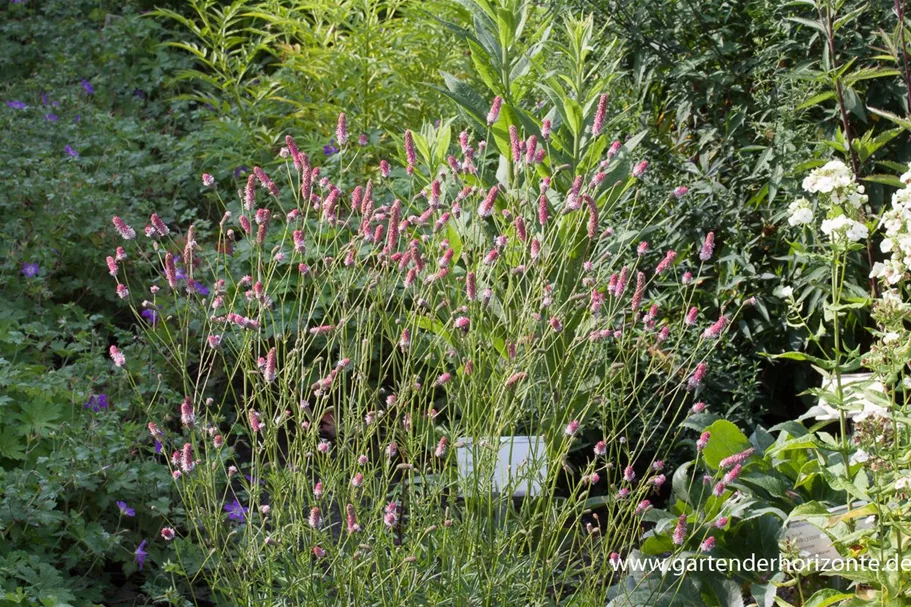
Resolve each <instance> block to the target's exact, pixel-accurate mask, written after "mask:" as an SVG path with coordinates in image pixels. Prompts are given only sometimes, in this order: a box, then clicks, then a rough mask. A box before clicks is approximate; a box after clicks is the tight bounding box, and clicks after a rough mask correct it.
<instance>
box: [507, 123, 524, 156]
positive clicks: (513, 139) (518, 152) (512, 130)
mask: <svg viewBox="0 0 911 607" xmlns="http://www.w3.org/2000/svg"><path fill="white" fill-rule="evenodd" d="M509 149H510V151H511V152H512V161H513V162H519V160H521V159H522V148H521V147H520V145H519V129H517V128H516V125H514V124H510V125H509Z"/></svg>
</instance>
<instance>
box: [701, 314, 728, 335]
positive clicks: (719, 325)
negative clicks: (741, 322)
mask: <svg viewBox="0 0 911 607" xmlns="http://www.w3.org/2000/svg"><path fill="white" fill-rule="evenodd" d="M727 325H728V317H727V316H724V315H722V316H721V317H720V318H719V319H718V320H716V321H715V322H714V323H712V325H711V326H710V327H708V328H707V329H706V330H705V331H703V333H702V338H703V339H718V338H719V337H720V336H721V334H722V333H723V332H724V328H725V327H726V326H727Z"/></svg>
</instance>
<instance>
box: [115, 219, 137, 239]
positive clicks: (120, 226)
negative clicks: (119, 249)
mask: <svg viewBox="0 0 911 607" xmlns="http://www.w3.org/2000/svg"><path fill="white" fill-rule="evenodd" d="M111 222H112V223H113V224H114V229H116V230H117V233H119V234H120V236H121V237H122V238H123V239H124V240H133V239H134V238H136V230H134V229H133V228H131V227H130V226H128V225H127V222H125V221H124V220H123V219H121V218H120V217H118V216H117V215H114V217H113V218H111Z"/></svg>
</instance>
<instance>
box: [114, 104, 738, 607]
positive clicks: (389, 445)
mask: <svg viewBox="0 0 911 607" xmlns="http://www.w3.org/2000/svg"><path fill="white" fill-rule="evenodd" d="M602 105H603V104H602ZM498 106H499V102H497V101H495V102H494V105H493V108H492V109H491V111H490V115H489V120H490V119H492V121H493V122H496V121H497V120H499V121H502V120H503V116H502V115H499V116H498V115H497V109H498ZM592 111H593V112H603V109H602V108H601V107H600V105H599V106H598V107H593V108H592ZM603 120H604V117H603V116H601V118H600V119H599V124H602V123H603ZM344 124H345V121H344V119H340V120H339V125H338V128H339V130H342V129H343V128H344ZM509 126H510V129H509V130H510V132H511V133H513V135H514V139H515V141H513V144H512V145H513V147H514V148H516V150H518V152H517V153H512V151H511V150H507V152H509V153H505V154H503V155H502V156H501V155H500V154H498V153H497V152H496V150H495V148H493V147H492V146H487V145H486V144H485V142H483V141H476V142H472V141H471V136H470V134H469V133H467V132H464V133H462V134H461V135H460V136H459V146H458V148H457V149H455V150H453V149H451V147H452V146H451V145H450V142H451V130H452V124H451V121H447V122H443V123H442V124H441V125H439V126H438V127H425V128H423V129H422V130H420V131H417V130H415V131H408V132H406V133H405V136H404V138H403V148H404V151H403V154H402V160H403V161H404V162H402V163H401V165H399V166H397V167H396V166H394V163H386V164H383V165H382V166H381V167H379V168H376V169H373V170H371V171H370V172H368V174H352V173H349V172H347V171H346V170H345V167H346V166H348V162H347V161H345V160H344V156H345V155H349V154H350V155H355V154H357V153H358V150H357V149H356V148H351V147H350V146H349V147H348V148H346V149H345V150H343V151H342V152H341V154H342V155H343V161H342V162H341V163H340V164H337V165H335V166H337V167H339V168H338V169H337V171H333V172H332V173H328V172H324V171H323V170H322V169H321V168H320V167H318V166H315V162H314V161H313V160H312V159H310V158H308V157H307V156H306V155H305V154H303V153H301V152H300V151H299V149H298V148H297V146H296V145H294V141H293V139H292V138H290V137H289V138H288V139H287V148H286V149H287V153H283V154H282V156H283V158H282V159H280V160H279V161H278V162H277V163H276V164H275V165H274V166H271V167H267V168H265V169H263V168H260V167H257V168H255V169H254V172H253V175H254V176H255V178H256V181H255V182H253V181H251V182H250V183H249V184H248V187H247V188H246V190H245V191H241V192H239V193H238V197H237V199H236V200H231V197H229V198H228V199H224V198H221V192H218V191H216V195H217V196H219V200H221V201H222V204H223V205H224V211H225V212H224V218H223V220H222V222H221V223H220V224H219V226H218V229H217V231H215V232H213V233H212V234H211V235H210V237H209V238H203V237H202V236H199V235H197V234H196V232H195V231H194V230H193V228H192V227H188V228H186V229H182V228H181V227H180V226H176V225H173V226H167V228H166V229H164V230H163V229H161V226H158V227H154V220H152V221H153V224H150V225H153V228H154V229H152V230H147V234H149V237H148V238H147V239H145V240H141V239H139V240H131V241H130V242H128V243H125V245H126V246H132V247H134V248H133V250H128V257H127V260H126V261H124V262H122V263H121V266H120V267H119V271H118V272H117V273H116V276H115V278H116V280H118V281H120V282H118V284H124V285H126V287H127V288H128V291H129V293H130V295H129V296H128V297H127V298H126V300H127V301H129V302H130V303H131V305H132V306H133V309H134V312H135V313H136V315H137V320H138V322H139V323H140V324H141V327H142V329H143V334H144V339H145V340H147V341H148V342H149V343H150V344H152V345H154V346H155V347H156V348H157V349H158V350H159V352H160V355H161V364H162V365H163V366H166V367H170V372H171V373H172V374H174V375H175V376H176V377H178V378H180V381H181V383H182V389H183V391H184V392H185V395H186V397H185V400H184V401H183V403H180V402H175V403H173V407H174V418H175V420H176V419H177V418H181V419H182V420H183V424H178V423H176V422H169V421H168V420H165V419H155V420H150V421H152V422H153V423H154V424H156V425H155V427H156V428H159V427H165V426H167V427H168V431H167V432H166V433H162V432H161V431H158V432H153V435H152V436H150V437H149V445H150V448H151V445H152V441H153V440H160V439H161V438H162V435H165V436H166V438H165V441H166V445H165V453H168V452H173V453H174V456H173V458H172V459H171V460H170V461H167V460H162V465H168V466H170V469H171V471H172V473H173V474H172V476H173V478H174V482H175V483H176V486H177V489H178V491H179V492H180V495H181V496H182V498H183V501H184V505H185V507H186V509H187V513H188V520H189V521H190V524H189V526H188V528H185V529H173V530H172V529H171V528H172V525H170V524H168V523H167V522H165V521H163V523H162V526H163V527H164V528H165V530H164V531H163V532H162V537H163V538H164V540H169V539H170V538H172V537H174V536H175V535H176V536H179V538H180V539H179V540H175V541H174V542H173V544H172V545H173V549H174V550H175V551H176V552H177V556H180V555H181V554H182V553H184V552H193V551H194V550H203V551H205V552H210V551H211V553H212V558H210V559H208V560H206V562H205V563H204V565H203V567H202V574H203V575H204V576H205V577H206V578H207V579H208V580H209V583H210V584H211V587H212V589H213V590H214V592H216V594H219V595H221V596H224V597H225V598H226V599H228V600H229V601H230V602H232V603H235V604H251V603H253V602H257V601H267V602H269V604H288V605H297V604H301V603H306V602H311V601H316V600H324V599H325V598H326V597H332V598H333V599H334V600H335V599H337V600H339V601H343V602H346V604H358V605H361V604H376V603H380V602H389V603H392V604H424V603H427V604H433V603H436V602H438V601H440V600H443V599H444V598H446V599H448V600H451V601H455V604H467V603H468V602H469V600H471V599H478V598H482V599H483V600H485V601H487V602H492V603H495V604H522V605H524V604H529V603H535V604H537V603H539V602H541V601H542V600H543V598H542V597H551V598H552V599H553V600H561V599H564V598H566V597H569V596H575V597H577V598H579V599H582V600H585V601H589V602H591V601H593V602H592V603H591V604H604V600H605V597H606V592H607V590H606V589H607V583H606V582H608V581H609V580H610V578H611V572H612V568H611V567H610V565H609V563H608V557H609V555H610V554H611V553H612V552H619V553H626V552H627V551H628V550H629V548H630V546H631V545H632V543H633V542H634V540H635V538H636V535H637V533H636V530H637V528H638V523H637V521H638V520H639V519H640V518H641V516H642V515H643V513H644V512H647V511H648V509H649V508H648V507H647V506H643V505H642V504H648V499H647V498H648V497H649V496H650V495H651V494H653V493H654V492H656V491H659V490H660V487H661V485H662V484H663V482H664V478H665V476H664V475H663V474H662V473H661V469H662V465H663V464H661V465H659V463H658V461H657V460H660V459H662V457H661V454H662V453H664V452H665V451H666V450H667V447H668V445H669V444H670V442H671V441H672V439H673V438H674V437H675V436H676V435H677V434H678V433H679V431H680V429H681V426H680V423H681V421H683V420H684V419H685V418H686V417H687V416H688V415H689V414H690V407H691V405H692V400H693V399H694V396H695V395H697V394H698V392H699V390H700V385H701V382H702V380H703V378H704V377H705V376H706V375H707V374H709V373H711V369H710V368H709V367H708V366H707V365H706V363H705V362H704V360H705V358H706V356H707V355H708V353H709V350H710V349H711V348H712V347H715V345H716V344H717V340H718V339H719V338H723V337H724V334H725V331H726V328H727V326H728V321H729V319H731V318H733V316H735V315H736V310H727V311H725V312H724V313H722V312H721V311H717V312H706V313H705V314H704V315H703V317H704V318H717V319H719V320H715V321H712V322H708V321H706V322H705V323H700V322H696V321H695V318H693V319H691V320H689V321H688V320H687V318H689V316H692V314H690V315H689V316H687V315H686V313H687V310H688V309H689V307H690V306H689V305H688V302H690V301H691V299H692V297H693V293H694V289H696V288H697V286H696V285H698V284H699V280H698V277H699V275H700V274H702V273H704V272H706V271H708V270H707V269H708V266H707V265H706V262H708V261H709V258H710V257H711V250H710V249H709V252H708V253H707V254H706V249H705V248H704V250H703V256H702V258H701V259H700V258H699V257H698V256H697V255H696V254H683V253H681V254H677V252H673V251H671V252H662V251H654V252H652V251H649V250H648V248H647V246H638V249H639V250H638V251H637V243H639V242H640V240H641V237H640V231H639V230H640V229H641V228H645V227H647V226H635V225H631V224H630V223H628V221H627V220H626V219H625V218H628V217H629V216H630V214H629V213H628V212H627V207H629V206H630V205H636V204H651V205H656V206H660V205H661V204H662V201H649V202H647V203H645V202H643V201H637V200H636V198H635V192H636V186H637V183H638V181H639V178H640V177H644V175H643V172H642V169H641V168H633V164H632V162H631V160H632V159H631V158H630V154H629V153H628V151H627V150H626V149H624V148H623V147H622V146H618V147H617V149H616V150H614V149H613V148H611V149H612V153H611V154H609V155H608V156H607V157H606V158H604V159H596V162H593V163H592V164H593V166H594V167H595V168H594V169H593V171H592V172H591V173H590V174H579V175H573V174H570V173H569V172H567V171H566V170H565V167H561V166H557V165H555V164H552V163H551V162H550V160H549V157H550V151H551V148H550V143H548V140H547V138H546V137H542V138H541V139H537V140H535V139H534V138H533V137H534V136H533V134H530V133H525V132H524V130H523V128H522V126H521V125H518V124H516V125H509ZM596 135H597V133H596ZM530 147H535V148H537V149H538V150H539V151H540V153H538V152H536V153H535V154H526V153H523V152H524V151H527V150H528V149H529V148H530ZM458 155H460V156H461V157H459V156H458ZM352 166H354V165H353V164H352ZM635 166H636V167H643V166H644V164H643V163H641V162H640V163H639V164H637V165H635ZM497 167H506V170H497ZM279 176H281V178H280V177H279ZM130 221H132V222H138V221H139V218H133V217H127V218H122V219H120V221H119V222H118V223H117V224H115V225H116V227H117V230H118V231H120V232H121V233H122V234H123V233H124V232H125V230H124V229H123V228H122V227H121V226H120V225H119V223H120V222H123V223H128V222H130ZM707 242H708V241H707ZM707 246H708V245H707ZM684 273H687V274H689V275H691V276H692V275H695V276H696V277H697V278H696V279H695V280H692V281H690V282H689V283H688V284H683V282H682V281H681V277H682V276H683V275H684ZM143 310H145V311H148V310H152V311H154V313H155V318H156V319H157V322H155V323H152V322H149V321H148V320H147V318H144V317H143V315H142V311H143ZM685 316H687V318H685ZM117 352H119V350H117ZM111 353H112V356H114V353H115V346H112V347H111ZM114 362H115V364H117V366H119V367H122V368H123V371H124V372H127V373H131V374H145V373H149V372H152V373H154V372H155V371H154V370H149V369H146V368H139V367H138V366H134V365H132V364H131V362H130V361H129V360H122V359H121V358H119V357H118V358H114ZM514 435H530V436H537V437H541V444H542V445H543V453H541V454H539V456H538V457H534V458H529V459H527V460H526V461H523V462H517V464H518V465H517V466H516V470H515V472H514V473H513V474H512V476H511V477H509V478H507V479H505V480H501V482H500V483H498V484H495V483H494V482H493V481H492V478H491V475H493V474H494V471H495V468H496V467H497V461H496V460H497V454H498V450H499V448H498V445H499V444H500V441H501V439H502V437H509V436H514ZM596 443H597V444H596ZM468 451H470V452H471V454H472V457H473V466H472V468H471V470H468V471H466V470H465V468H464V466H462V467H461V468H460V466H459V463H458V462H459V461H460V459H461V458H462V456H463V455H464V454H466V453H467V452H468ZM463 463H464V462H463ZM653 464H654V465H653ZM529 487H534V489H533V490H532V489H529ZM519 489H528V495H526V496H525V497H524V499H522V500H520V501H518V502H516V501H514V500H513V497H512V496H513V493H514V492H515V491H516V490H519ZM165 531H167V533H165ZM681 534H685V531H683V532H681ZM164 540H155V541H162V542H163V541H164ZM193 544H195V546H196V548H192V547H191V546H192V545H193ZM149 566H150V563H146V567H149ZM171 566H172V568H173V569H174V570H175V571H177V572H179V573H183V574H185V575H187V576H190V575H193V572H191V571H189V570H186V569H182V568H181V567H178V566H176V565H173V564H172V565H171ZM489 582H492V583H489ZM586 604H589V603H586Z"/></svg>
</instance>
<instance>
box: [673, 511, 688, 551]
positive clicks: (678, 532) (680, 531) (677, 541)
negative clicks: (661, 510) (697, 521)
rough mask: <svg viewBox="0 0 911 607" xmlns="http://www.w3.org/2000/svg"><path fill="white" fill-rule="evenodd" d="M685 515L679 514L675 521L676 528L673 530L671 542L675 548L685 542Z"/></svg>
mask: <svg viewBox="0 0 911 607" xmlns="http://www.w3.org/2000/svg"><path fill="white" fill-rule="evenodd" d="M686 534H687V528H686V515H685V514H681V515H680V518H678V519H677V527H676V528H675V529H674V535H673V538H672V539H673V542H674V545H675V546H680V545H682V544H683V542H684V541H685V540H686Z"/></svg>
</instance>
